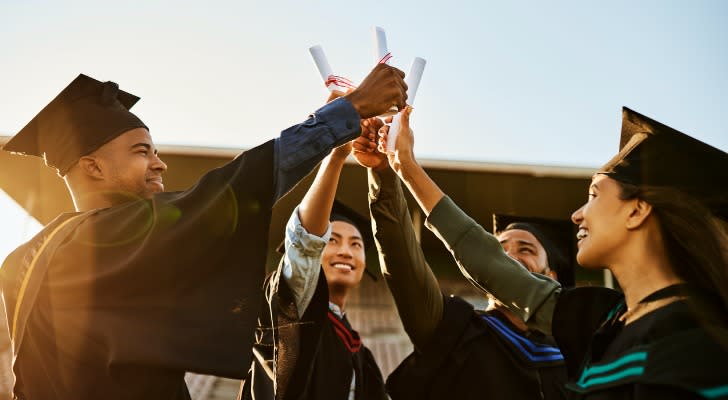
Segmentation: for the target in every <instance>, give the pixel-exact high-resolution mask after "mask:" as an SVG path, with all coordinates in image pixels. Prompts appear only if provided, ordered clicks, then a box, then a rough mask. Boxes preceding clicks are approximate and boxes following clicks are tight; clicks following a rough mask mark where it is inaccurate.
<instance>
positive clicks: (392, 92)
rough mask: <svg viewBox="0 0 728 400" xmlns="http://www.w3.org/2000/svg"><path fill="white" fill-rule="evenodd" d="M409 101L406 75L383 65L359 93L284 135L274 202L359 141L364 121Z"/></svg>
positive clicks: (277, 160) (277, 162) (280, 140)
mask: <svg viewBox="0 0 728 400" xmlns="http://www.w3.org/2000/svg"><path fill="white" fill-rule="evenodd" d="M405 100H407V84H405V83H404V73H403V72H402V71H400V70H398V69H396V68H393V67H390V66H388V65H386V64H379V65H377V66H376V67H375V68H374V69H373V70H372V71H371V72H370V73H369V75H367V77H366V78H364V80H363V81H362V83H361V85H359V87H358V88H357V89H355V90H354V91H352V92H351V93H349V94H347V95H346V96H344V97H343V98H340V99H336V100H334V101H332V102H330V103H328V104H327V105H325V106H323V107H321V108H320V109H319V110H317V111H316V112H315V113H313V114H311V116H309V118H308V119H307V120H306V121H304V122H303V123H302V124H298V125H294V126H292V127H290V128H288V129H286V130H284V131H283V132H281V135H280V137H278V138H277V139H276V140H275V160H274V162H275V186H276V187H275V195H274V199H273V200H274V201H277V200H278V199H279V198H281V197H283V195H285V194H286V193H288V191H289V190H291V188H293V186H295V185H296V183H298V181H300V180H301V179H302V178H303V177H304V176H306V175H308V173H309V172H310V171H311V170H312V169H313V168H314V167H315V166H316V165H317V164H318V163H319V162H320V161H321V160H322V159H323V158H324V157H326V156H327V155H328V154H329V152H331V150H332V149H334V148H335V147H337V146H340V145H342V144H344V143H347V142H349V141H351V140H353V139H354V138H356V137H357V136H358V135H359V134H360V133H361V131H360V129H359V126H360V122H361V120H365V119H368V118H371V117H374V116H377V115H380V114H382V113H384V112H385V111H386V110H388V109H389V108H390V107H391V106H392V105H396V106H397V107H399V108H403V107H404V105H405Z"/></svg>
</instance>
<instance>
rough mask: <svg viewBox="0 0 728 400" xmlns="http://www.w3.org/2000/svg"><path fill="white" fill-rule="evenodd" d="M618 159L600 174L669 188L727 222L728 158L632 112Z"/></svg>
mask: <svg viewBox="0 0 728 400" xmlns="http://www.w3.org/2000/svg"><path fill="white" fill-rule="evenodd" d="M619 148H620V151H619V153H618V154H617V155H616V156H614V158H612V159H611V160H610V161H609V162H608V163H607V164H605V165H604V166H603V167H602V168H601V169H600V171H599V173H602V174H606V175H609V177H611V178H613V179H615V180H618V181H620V182H625V183H630V184H633V185H650V186H664V187H671V188H675V189H678V190H680V191H682V192H684V193H687V194H689V195H690V196H692V197H694V198H695V199H697V200H698V201H700V202H701V203H703V204H704V205H705V206H706V207H708V208H709V209H710V210H711V211H712V212H713V213H715V214H716V215H718V216H719V217H721V218H723V219H728V186H727V185H726V184H725V183H726V182H728V154H726V153H725V152H724V151H721V150H718V149H716V148H715V147H712V146H710V145H708V144H705V143H703V142H701V141H699V140H697V139H694V138H692V137H690V136H688V135H686V134H684V133H682V132H679V131H677V130H675V129H673V128H670V127H669V126H667V125H664V124H662V123H660V122H657V121H655V120H653V119H651V118H648V117H646V116H644V115H642V114H639V113H637V112H634V111H632V110H630V109H629V108H627V107H624V108H623V109H622V135H621V138H620V142H619Z"/></svg>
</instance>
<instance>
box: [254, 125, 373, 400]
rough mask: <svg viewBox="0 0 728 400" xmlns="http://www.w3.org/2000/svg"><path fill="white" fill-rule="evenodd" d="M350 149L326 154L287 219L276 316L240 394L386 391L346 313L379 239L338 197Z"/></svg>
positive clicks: (273, 288) (343, 399) (328, 395)
mask: <svg viewBox="0 0 728 400" xmlns="http://www.w3.org/2000/svg"><path fill="white" fill-rule="evenodd" d="M381 125H382V122H381V121H379V120H378V119H376V118H372V119H370V120H365V121H363V122H362V131H363V132H366V133H367V134H368V135H370V136H372V137H373V136H374V135H375V134H376V132H377V129H378V128H379V127H380V126H381ZM363 134H364V133H363ZM350 149H351V145H350V144H347V145H346V146H341V147H339V148H337V149H335V150H334V151H333V152H332V153H331V155H330V156H329V157H327V158H326V159H325V160H324V162H323V163H322V165H321V168H320V169H319V171H318V173H317V174H316V177H315V179H314V181H313V183H312V184H311V187H310V188H309V190H308V191H307V192H306V195H305V196H304V198H303V200H301V203H300V204H299V205H298V207H296V209H295V210H294V211H293V213H292V214H291V217H290V219H289V221H288V223H287V225H286V237H285V241H284V246H283V249H282V250H283V258H282V260H281V263H280V265H279V268H278V270H277V271H276V272H275V273H274V274H273V276H272V278H271V280H270V290H269V296H268V303H269V305H270V317H271V319H270V320H265V319H263V320H262V321H261V325H262V326H263V327H264V328H262V329H261V330H260V331H259V332H260V335H259V341H258V343H257V345H256V348H255V350H254V352H255V353H256V360H257V361H256V364H254V365H253V368H252V373H251V377H249V379H247V380H246V382H245V385H244V386H243V388H242V392H241V396H240V398H242V399H260V398H276V399H311V400H314V399H316V400H326V399H331V400H348V399H350V400H384V399H386V398H387V397H386V394H385V389H384V380H383V378H382V374H381V371H380V370H379V367H378V366H377V363H376V361H375V360H374V357H373V355H372V353H371V352H370V351H369V349H367V348H366V346H364V344H363V343H362V341H361V339H360V338H359V334H358V333H357V332H356V331H355V330H354V329H353V328H352V326H351V325H350V324H349V322H348V320H347V317H346V305H347V300H348V298H349V295H350V293H351V291H352V289H354V288H356V287H357V286H358V285H359V283H360V282H361V279H362V276H363V274H364V272H365V269H366V256H365V251H366V248H367V247H368V246H370V245H371V244H372V243H373V237H372V233H371V228H370V222H369V219H368V218H366V217H364V216H362V215H359V214H358V213H356V212H355V211H354V210H352V209H350V208H349V207H347V206H345V205H344V204H343V203H341V202H339V201H335V197H336V189H337V186H338V182H339V177H340V175H341V169H342V167H343V166H344V161H345V160H346V157H347V156H348V155H349V151H350ZM270 327H273V329H269V328H270ZM267 332H272V333H273V335H272V337H271V335H266V333H267ZM273 347H275V354H271V352H270V349H271V348H273ZM266 365H267V367H266ZM271 365H272V368H271V367H270V366H271ZM266 370H267V372H266ZM272 370H275V371H277V374H276V376H275V379H276V382H275V385H273V382H272V378H273V377H272V376H271V375H272V374H271V372H270V371H272ZM265 374H267V375H268V376H267V377H266V376H265ZM274 386H275V387H274Z"/></svg>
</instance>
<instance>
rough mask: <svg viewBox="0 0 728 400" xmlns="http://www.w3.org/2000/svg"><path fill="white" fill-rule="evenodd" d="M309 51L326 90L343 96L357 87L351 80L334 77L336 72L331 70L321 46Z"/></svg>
mask: <svg viewBox="0 0 728 400" xmlns="http://www.w3.org/2000/svg"><path fill="white" fill-rule="evenodd" d="M308 51H309V52H310V53H311V57H313V62H314V63H315V64H316V68H317V69H318V72H319V74H321V79H323V81H324V85H326V88H327V89H329V91H330V92H340V93H341V94H344V93H346V92H347V91H349V90H350V89H355V88H356V85H354V83H353V82H351V81H350V80H348V79H346V78H344V77H341V76H337V75H334V71H333V70H332V69H331V65H330V64H329V60H328V59H326V54H324V49H322V48H321V46H318V45H317V46H313V47H311V48H309V49H308Z"/></svg>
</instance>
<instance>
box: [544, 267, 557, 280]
mask: <svg viewBox="0 0 728 400" xmlns="http://www.w3.org/2000/svg"><path fill="white" fill-rule="evenodd" d="M546 276H548V277H549V278H551V279H553V280H555V281H558V280H559V277H558V276H556V271H554V270H553V269H551V268H549V270H548V271H546Z"/></svg>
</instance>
